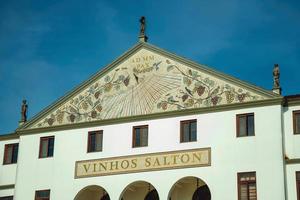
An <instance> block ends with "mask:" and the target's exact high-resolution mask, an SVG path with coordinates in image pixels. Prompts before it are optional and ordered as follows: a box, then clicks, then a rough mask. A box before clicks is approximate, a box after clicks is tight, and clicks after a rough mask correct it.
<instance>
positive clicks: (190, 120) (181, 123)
mask: <svg viewBox="0 0 300 200" xmlns="http://www.w3.org/2000/svg"><path fill="white" fill-rule="evenodd" d="M193 122H196V139H195V140H191V138H192V133H191V123H193ZM186 123H188V124H189V141H184V140H183V134H184V130H183V125H184V124H186ZM197 140H198V131H197V119H188V120H182V121H180V143H187V142H197Z"/></svg>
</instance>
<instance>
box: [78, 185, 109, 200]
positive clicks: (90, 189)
mask: <svg viewBox="0 0 300 200" xmlns="http://www.w3.org/2000/svg"><path fill="white" fill-rule="evenodd" d="M74 200H110V198H109V195H108V193H107V192H106V190H105V189H104V188H103V187H100V186H97V185H91V186H87V187H85V188H83V189H82V190H80V191H79V192H78V194H77V195H76V197H75V198H74Z"/></svg>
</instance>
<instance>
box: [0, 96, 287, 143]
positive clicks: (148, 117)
mask: <svg viewBox="0 0 300 200" xmlns="http://www.w3.org/2000/svg"><path fill="white" fill-rule="evenodd" d="M281 103H282V97H279V98H273V99H267V100H260V101H253V102H245V103H236V104H227V105H219V106H214V107H204V108H194V109H187V110H176V111H169V112H162V113H154V114H148V115H138V116H130V117H122V118H116V119H106V120H99V121H92V122H83V123H77V124H67V125H61V126H53V127H44V128H35V129H23V130H16V133H17V134H18V135H27V134H38V133H45V132H53V131H62V130H70V129H79V128H87V127H95V126H105V125H112V124H120V123H128V122H135V121H142V120H152V119H161V118H168V117H179V116H185V115H194V114H205V113H212V112H223V111H229V110H238V109H245V108H253V107H262V106H271V105H281ZM0 140H1V137H0Z"/></svg>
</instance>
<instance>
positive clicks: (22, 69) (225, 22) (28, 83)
mask: <svg viewBox="0 0 300 200" xmlns="http://www.w3.org/2000/svg"><path fill="white" fill-rule="evenodd" d="M142 15H145V16H146V18H147V35H148V36H149V42H150V43H151V44H154V45H156V46H158V47H160V48H163V49H166V50H168V51H170V52H173V53H175V54H178V55H180V56H183V57H186V58H188V59H191V60H193V61H196V62H198V63H201V64H206V65H208V66H212V68H214V69H216V70H218V71H221V72H223V73H227V74H229V75H232V76H234V77H237V78H239V79H241V80H244V81H247V82H249V83H252V84H255V85H257V86H260V87H263V88H265V89H271V88H272V69H273V65H274V63H278V64H279V65H280V70H281V85H282V87H283V94H284V95H290V94H299V93H300V79H299V73H300V37H299V36H300V1H298V0H295V1H292V0H286V1H282V0H272V1H271V0H263V1H261V0H243V1H240V0H222V1H219V0H206V1H204V0H188V1H182V0H170V1H167V0H165V1H161V0H151V1H150V0H149V1H141V0H136V1H135V0H128V1H124V0H120V1H117V0H114V1H113V0H110V1H109V0H107V1H100V0H90V1H79V0H72V1H62V0H60V1H58V0H48V1H38V0H32V1H29V0H28V1H25V0H10V1H4V0H2V1H0V87H1V97H0V110H1V112H0V134H4V133H9V132H12V131H14V130H15V129H16V128H17V126H18V121H19V120H20V106H21V102H22V99H23V98H26V99H27V100H28V104H29V118H30V117H33V116H34V115H35V114H37V113H38V112H39V111H41V110H42V109H43V108H45V107H46V106H48V105H49V104H51V103H52V102H54V101H55V100H56V99H58V98H59V97H61V96H63V95H64V94H65V93H66V92H68V91H70V90H71V89H72V88H74V87H75V86H77V85H78V84H80V83H81V82H83V81H84V80H86V79H87V78H89V77H90V76H91V75H92V74H94V73H95V72H97V71H98V70H101V68H102V67H104V66H105V65H107V64H109V63H110V62H112V61H113V60H114V59H115V58H116V57H118V56H120V55H121V54H122V53H124V52H125V51H126V50H128V49H129V48H130V47H132V46H133V45H134V44H135V43H136V42H137V36H138V31H139V23H138V19H139V18H140V16H142Z"/></svg>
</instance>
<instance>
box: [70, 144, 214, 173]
mask: <svg viewBox="0 0 300 200" xmlns="http://www.w3.org/2000/svg"><path fill="white" fill-rule="evenodd" d="M210 164H211V150H210V148H202V149H191V150H183V151H170V152H162V153H153V154H142V155H132V156H122V157H114V158H104V159H96V160H83V161H77V162H76V163H75V178H84V177H91V176H107V175H113V174H124V173H134V172H145V171H154V170H166V169H178V168H187V167H203V166H210Z"/></svg>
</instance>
